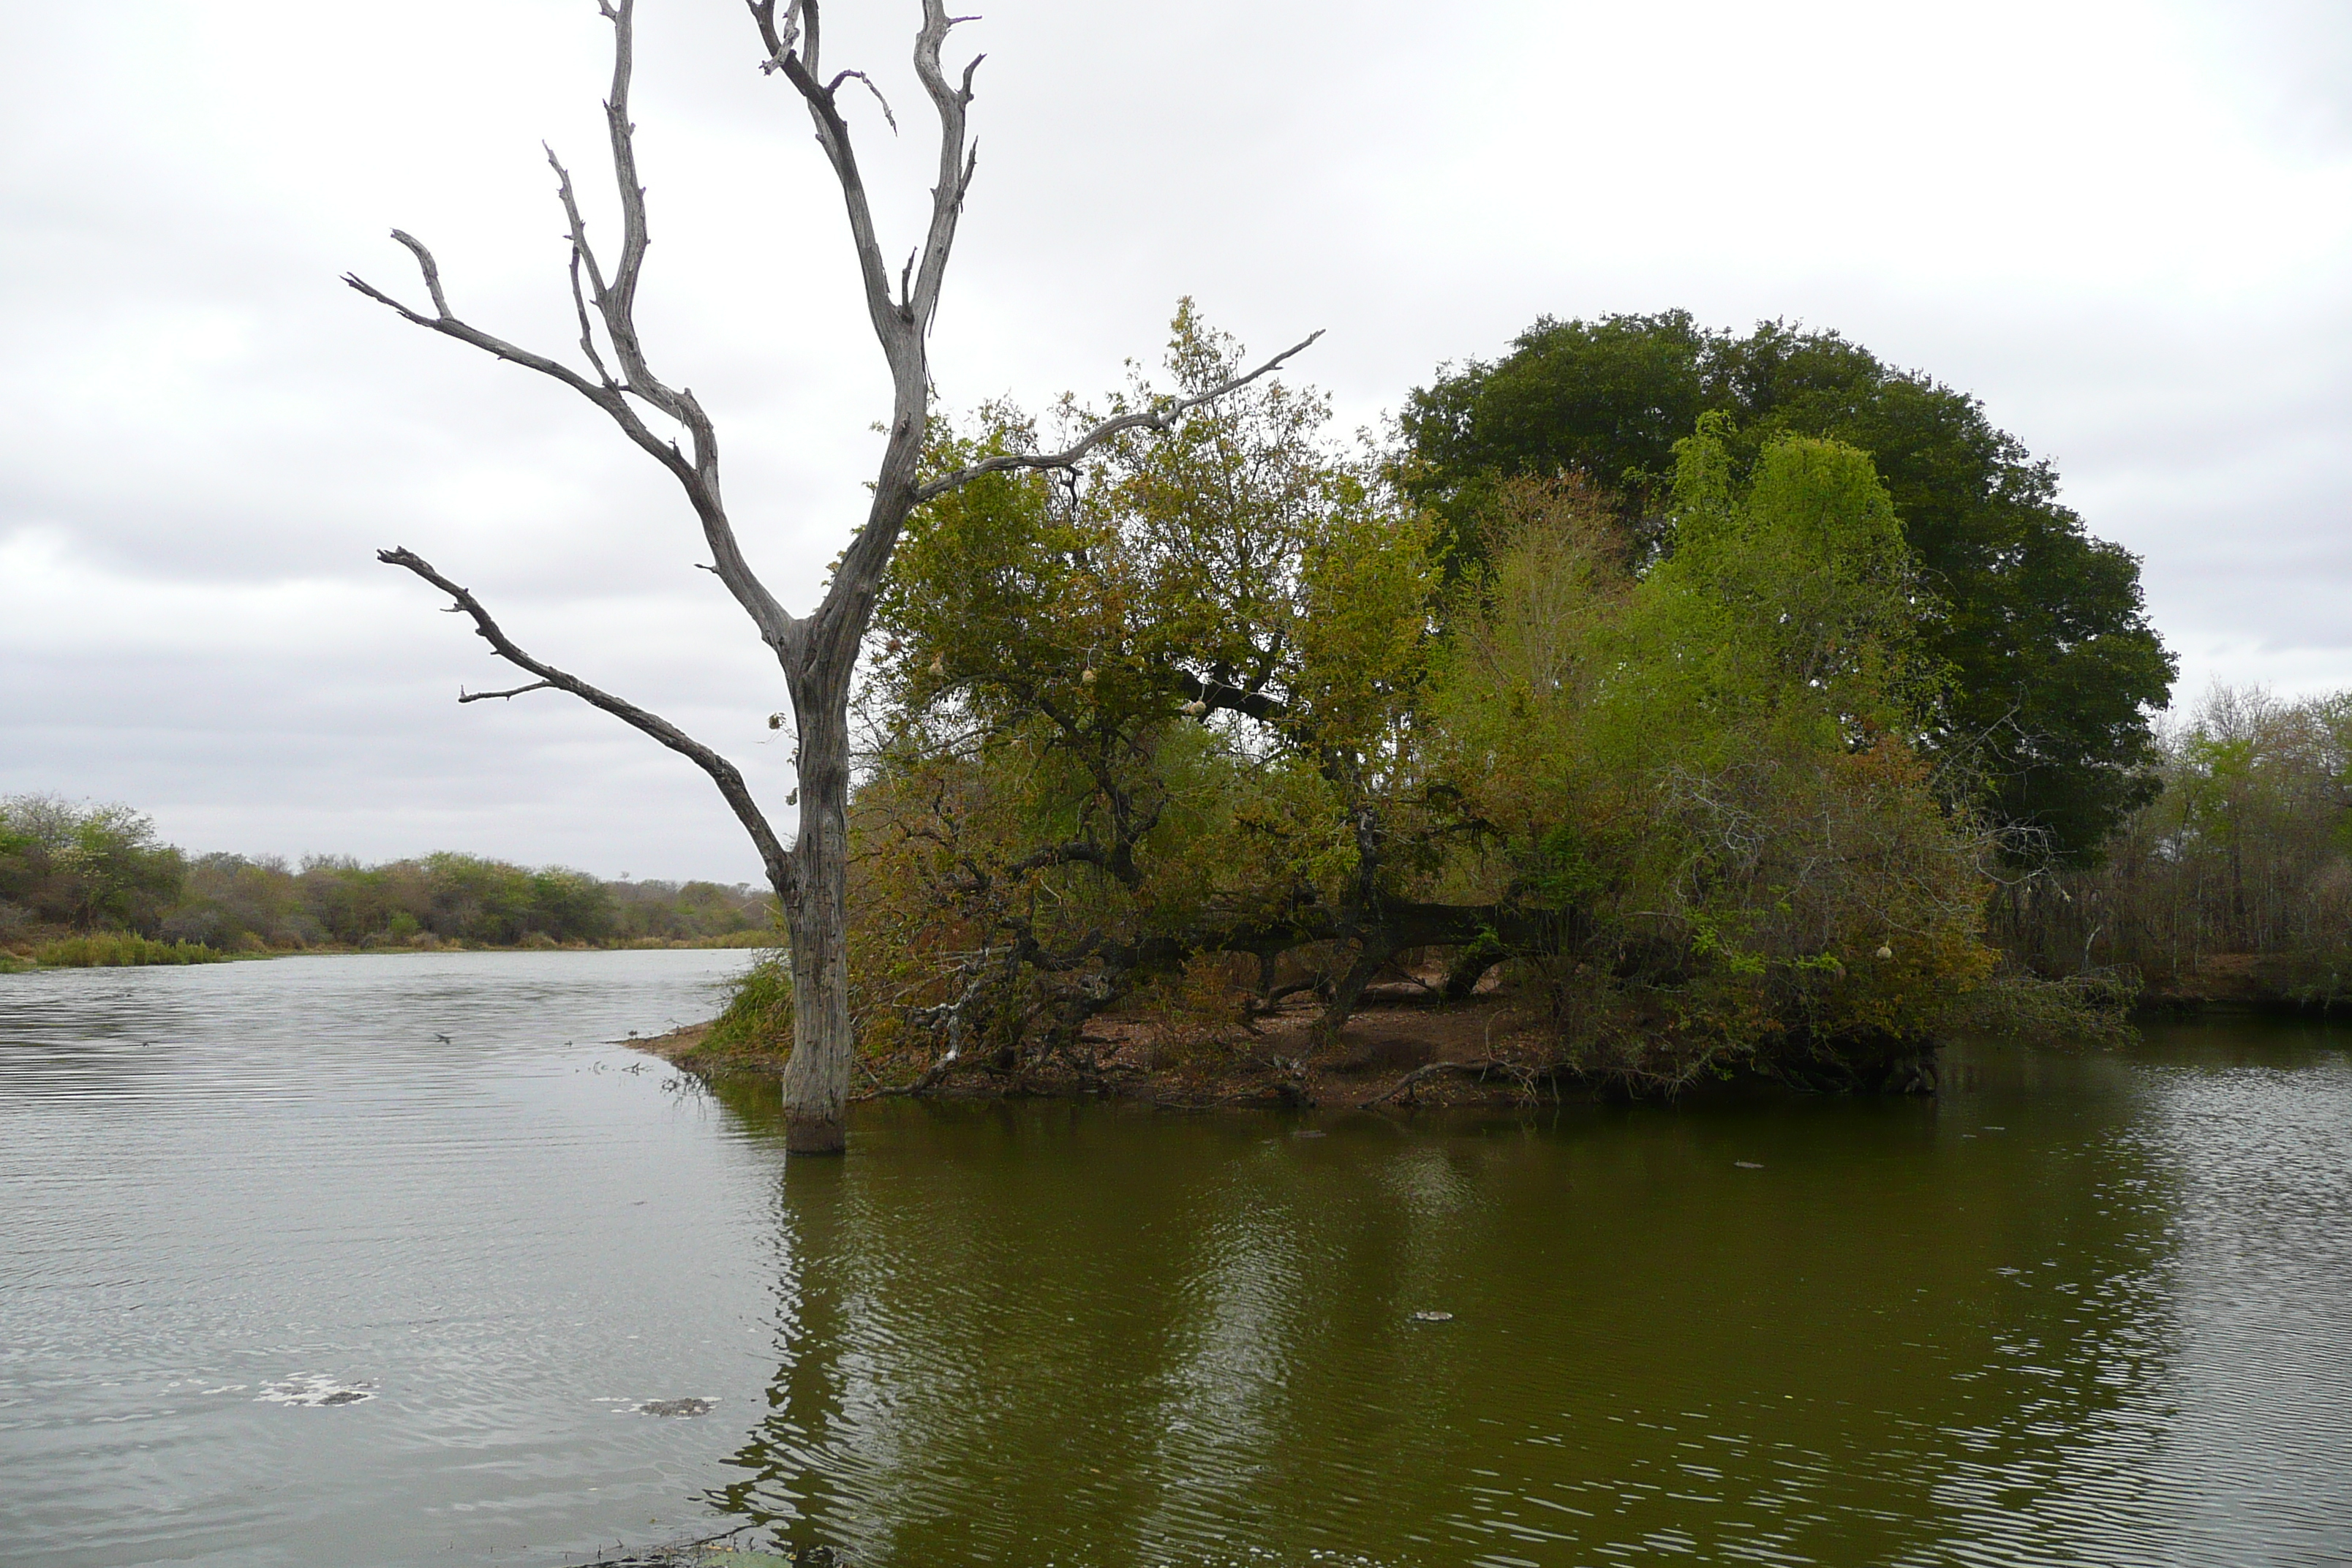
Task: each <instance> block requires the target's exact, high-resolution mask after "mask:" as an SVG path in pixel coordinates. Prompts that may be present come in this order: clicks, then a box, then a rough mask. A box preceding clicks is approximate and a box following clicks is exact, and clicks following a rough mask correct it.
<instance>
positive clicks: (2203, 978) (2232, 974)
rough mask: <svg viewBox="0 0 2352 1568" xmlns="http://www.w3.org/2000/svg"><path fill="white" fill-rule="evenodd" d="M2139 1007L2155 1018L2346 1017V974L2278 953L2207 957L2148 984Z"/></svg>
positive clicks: (2350, 1002) (2349, 985)
mask: <svg viewBox="0 0 2352 1568" xmlns="http://www.w3.org/2000/svg"><path fill="white" fill-rule="evenodd" d="M2140 1009H2141V1011H2142V1012H2144V1013H2147V1014H2151V1015H2153V1016H2160V1017H2177V1016H2181V1015H2184V1014H2198V1013H2265V1014H2277V1015H2282V1016H2297V1017H2319V1018H2324V1017H2339V1018H2340V1017H2352V973H2341V974H2338V973H2330V972H2327V971H2325V970H2323V969H2321V968H2319V967H2318V966H2316V965H2315V964H2314V963H2311V962H2310V961H2308V960H2305V959H2298V958H2295V957H2292V956H2285V955H2280V954H2273V953H2255V952H2218V953H2209V954H2207V955H2205V956H2204V957H2202V958H2200V959H2198V960H2196V961H2195V962H2194V963H2191V964H2189V965H2188V966H2187V967H2186V968H2184V969H2183V970H2182V971H2181V972H2180V973H2177V974H2174V975H2172V976H2169V977H2168V978H2167V979H2164V980H2162V981H2160V982H2156V983H2152V984H2150V985H2149V986H2148V987H2147V991H2146V992H2145V993H2143V994H2142V995H2141V997H2140Z"/></svg>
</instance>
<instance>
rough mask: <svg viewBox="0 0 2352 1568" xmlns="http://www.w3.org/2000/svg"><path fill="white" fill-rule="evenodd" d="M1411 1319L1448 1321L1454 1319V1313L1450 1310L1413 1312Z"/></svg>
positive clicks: (1432, 1321) (1436, 1321)
mask: <svg viewBox="0 0 2352 1568" xmlns="http://www.w3.org/2000/svg"><path fill="white" fill-rule="evenodd" d="M1412 1321H1414V1322H1416V1323H1450V1322H1452V1321H1454V1314H1453V1313H1451V1312H1415V1313H1414V1314H1413V1315H1412Z"/></svg>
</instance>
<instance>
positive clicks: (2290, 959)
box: [1991, 687, 2352, 1005]
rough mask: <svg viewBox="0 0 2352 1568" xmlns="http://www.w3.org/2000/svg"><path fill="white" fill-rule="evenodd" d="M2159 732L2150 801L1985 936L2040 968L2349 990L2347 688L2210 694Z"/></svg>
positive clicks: (2351, 772) (2333, 997)
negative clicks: (2090, 856)
mask: <svg viewBox="0 0 2352 1568" xmlns="http://www.w3.org/2000/svg"><path fill="white" fill-rule="evenodd" d="M2157 742H2158V744H2157V757H2156V760H2155V763H2154V764H2153V781H2152V782H2153V783H2154V784H2155V786H2156V787H2155V788H2154V789H2152V790H2151V792H2150V793H2151V795H2152V796H2153V798H2152V799H2150V800H2149V802H2148V803H2147V805H2143V806H2141V807H2140V808H2139V809H2138V810H2137V811H2136V812H2133V813H2132V814H2130V815H2129V816H2126V817H2125V819H2124V820H2123V822H2122V823H2121V824H2120V825H2119V826H2118V827H2117V828H2116V832H2115V833H2114V835H2113V836H2112V837H2109V839H2108V840H2107V841H2106V843H2105V846H2104V847H2102V852H2101V854H2100V855H2099V857H2098V858H2096V859H2095V861H2094V862H2093V863H2092V864H2090V865H2088V866H2087V867H2084V868H2077V869H2074V870H2071V871H2068V872H2065V873H2063V874H2061V875H2056V876H2046V877H2041V878H2033V879H2026V880H2023V881H2020V882H2016V883H2012V884H2011V886H2010V887H2009V888H2007V889H2003V890H2002V892H2000V894H1998V895H1996V897H1995V899H1994V900H1993V906H1992V917H1993V918H1992V922H1991V924H1992V935H1993V936H1994V938H1995V939H1996V940H1997V941H1999V942H2000V944H2001V945H2003V946H2005V947H2008V948H2010V949H2011V951H2012V952H2016V953H2018V954H2019V955H2020V956H2021V957H2024V958H2026V959H2027V960H2028V961H2029V962H2030V963H2032V966H2033V967H2034V968H2036V969H2038V970H2040V971H2042V973H2054V974H2064V973H2080V972H2082V971H2085V970H2097V969H2102V968H2128V969H2131V970H2136V971H2137V972H2138V973H2140V974H2142V975H2144V976H2145V977H2146V978H2147V981H2148V982H2149V983H2150V984H2151V985H2153V986H2154V987H2155V988H2156V989H2157V990H2158V992H2162V991H2165V990H2170V989H2180V990H2184V991H2189V992H2195V991H2198V990H2210V989H2213V988H2214V986H2215V983H2216V982H2217V981H2220V982H2222V983H2223V984H2222V989H2224V990H2225V991H2226V990H2230V989H2233V988H2234V989H2235V990H2237V991H2240V992H2242V993H2244V994H2246V995H2247V996H2248V997H2249V999H2262V998H2263V997H2265V996H2267V997H2270V998H2273V999H2278V1000H2289V999H2292V1000H2296V1001H2301V1002H2304V1003H2306V1004H2319V1005H2340V1004H2341V1003H2342V1002H2343V1001H2344V1000H2346V999H2347V997H2352V691H2346V692H2339V693H2337V694H2336V695H2335V696H2332V697H2319V698H2307V699H2305V700H2300V701H2293V702H2284V701H2279V700H2274V699H2273V698H2271V697H2269V696H2267V695H2265V694H2264V693H2263V692H2261V691H2259V690H2245V689H2230V688H2226V687H2224V688H2221V689H2216V690H2215V691H2214V692H2213V693H2212V694H2211V695H2210V696H2209V697H2208V698H2207V699H2206V700H2205V701H2204V703H2203V705H2202V706H2200V708H2199V709H2198V710H2196V711H2195V712H2194V713H2193V714H2191V715H2189V717H2188V718H2187V719H2186V720H2185V721H2182V722H2180V723H2179V724H2177V725H2172V726H2168V727H2165V728H2163V729H2161V730H2159V731H2158V737H2157ZM2247 961H2258V963H2256V965H2255V966H2254V967H2252V968H2249V967H2248V963H2247ZM2233 981H2234V982H2235V983H2236V984H2234V987H2233V986H2232V985H2231V984H2229V983H2231V982H2233Z"/></svg>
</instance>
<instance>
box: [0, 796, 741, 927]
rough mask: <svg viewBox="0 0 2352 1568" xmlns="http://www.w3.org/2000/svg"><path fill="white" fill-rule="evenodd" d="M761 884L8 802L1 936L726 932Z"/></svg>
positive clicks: (0, 829)
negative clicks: (340, 842) (204, 844)
mask: <svg viewBox="0 0 2352 1568" xmlns="http://www.w3.org/2000/svg"><path fill="white" fill-rule="evenodd" d="M771 910H772V900H771V899H770V897H769V895H768V894H767V893H766V892H764V891H761V890H754V889H750V888H747V887H744V886H742V885H740V884H738V885H735V886H731V887H730V886H725V885H722V884H720V883H717V882H682V883H681V882H660V881H648V882H635V881H625V882H607V881H602V880H599V879H597V878H594V877H592V876H590V875H589V874H588V873H586V872H584V871H573V870H568V869H565V868H562V867H557V866H549V867H541V868H537V869H533V868H529V867H524V866H514V865H509V864H508V863H506V862H504V861H500V860H486V859H483V858H480V857H478V856H473V855H459V854H450V853H444V854H437V855H426V856H424V857H422V858H416V859H410V860H394V861H389V862H386V863H384V864H383V865H379V866H363V865H362V864H360V863H359V862H358V861H357V860H355V859H352V858H349V857H340V856H311V857H306V858H304V859H303V860H301V861H300V862H299V864H289V862H287V861H285V860H283V859H281V858H277V857H272V856H264V857H259V858H248V857H246V856H243V855H225V854H215V855H202V856H194V857H191V856H189V855H187V854H186V853H185V852H184V851H183V850H181V849H179V848H178V847H175V846H173V845H170V844H165V843H163V841H162V840H161V839H159V838H158V837H156V834H155V827H154V824H153V823H152V821H150V820H149V819H148V818H147V817H146V816H142V815H141V814H140V813H139V812H137V811H135V810H133V809H131V807H129V806H123V805H76V804H74V803H72V802H68V801H66V800H62V799H59V798H58V797H56V796H53V795H17V796H14V797H10V798H7V799H0V946H5V947H8V948H11V949H15V950H16V951H18V952H37V951H38V950H39V949H40V948H41V947H42V946H43V945H44V944H46V943H50V942H58V941H59V940H61V939H64V938H67V937H68V936H87V935H89V934H92V933H105V932H124V933H130V934H134V935H136V936H139V937H142V938H147V939H150V940H152V941H156V942H166V943H175V944H176V943H195V944H201V945H202V946H205V947H207V948H212V949H216V950H219V951H222V952H261V951H266V950H279V951H283V950H299V949H305V948H314V947H348V948H374V947H383V946H402V947H433V946H439V945H444V944H450V943H462V944H465V945H468V946H491V947H513V946H525V947H541V946H568V945H573V944H580V943H585V944H588V945H592V946H615V945H629V944H633V943H648V944H649V943H668V942H694V943H713V942H723V943H726V944H727V945H737V944H739V943H740V944H741V945H745V946H750V945H754V944H757V943H759V942H762V941H764V940H765V938H766V935H767V933H768V931H770V929H771Z"/></svg>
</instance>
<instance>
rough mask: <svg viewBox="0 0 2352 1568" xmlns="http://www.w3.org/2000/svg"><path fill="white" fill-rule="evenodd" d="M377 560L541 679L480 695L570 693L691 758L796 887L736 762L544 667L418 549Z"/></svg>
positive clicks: (781, 880)
mask: <svg viewBox="0 0 2352 1568" xmlns="http://www.w3.org/2000/svg"><path fill="white" fill-rule="evenodd" d="M376 559H377V560H379V561H381V562H383V563H384V564H385V565H387V566H398V567H402V568H404V570H406V571H409V572H413V573H415V574H416V575H417V576H419V577H422V578H424V579H425V581H426V582H427V583H430V584H433V585H434V586H435V587H436V588H438V589H440V590H441V591H442V592H443V593H445V594H446V595H449V597H450V598H451V599H453V600H455V601H456V602H457V608H458V609H459V610H461V611H462V612H464V613H465V614H466V615H467V616H470V617H472V619H473V622H474V631H475V634H476V635H477V636H478V637H481V638H482V640H483V641H485V642H487V643H488V644H489V645H490V647H491V648H492V649H493V650H495V651H496V652H497V654H498V656H499V658H502V659H505V660H506V661H507V662H508V663H509V664H511V665H513V666H515V667H516V668H520V669H526V670H529V671H530V673H531V674H533V675H535V676H537V677H539V679H538V680H537V681H536V682H534V683H533V684H532V685H530V686H521V687H517V688H516V689H515V690H513V691H498V692H487V691H486V692H479V693H477V694H476V695H477V696H481V697H512V696H515V695H517V694H519V693H520V692H523V691H530V690H535V689H538V688H540V687H543V686H551V687H553V688H555V689H557V690H559V691H568V692H570V693H572V696H574V697H577V698H579V699H580V700H582V701H583V702H586V703H589V704H590V705H592V706H593V707H597V708H601V709H603V710H604V711H605V712H607V713H610V714H611V715H613V717H614V718H615V719H618V720H620V721H622V722H623V723H625V724H628V725H630V726H632V727H634V728H635V729H638V730H641V731H644V732H645V733H646V734H648V735H651V736H652V737H653V738H654V739H655V740H656V741H659V742H661V743H662V744H663V745H665V746H667V747H668V748H669V749H670V750H671V751H673V752H677V753H678V754H679V755H681V756H683V757H686V758H687V759H688V760H689V761H691V762H692V763H694V764H695V766H697V767H698V768H700V769H701V770H702V771H703V772H704V773H709V775H710V782H711V783H713V784H717V785H718V786H719V794H720V795H723V796H725V797H726V801H727V804H728V805H730V806H731V807H732V808H733V809H734V812H735V816H736V819H737V820H738V821H740V822H741V823H742V825H743V828H744V831H745V832H747V833H749V834H750V835H751V842H752V843H753V844H754V845H756V846H757V847H758V848H759V851H760V858H761V860H762V861H763V862H765V864H766V867H767V871H768V876H769V879H770V880H771V881H772V882H773V883H774V885H775V887H776V888H777V889H778V890H779V891H789V890H790V889H791V888H792V886H793V879H794V878H793V864H792V861H791V859H790V858H788V857H787V856H786V855H785V854H784V847H783V845H782V843H781V842H779V841H778V839H777V837H776V834H775V830H774V829H773V828H772V827H770V826H768V819H767V817H766V816H763V815H762V814H761V810H760V807H759V805H758V804H757V803H756V802H754V801H753V800H752V799H751V791H750V790H749V789H747V788H746V787H744V784H743V775H742V773H740V771H739V770H738V769H737V768H736V766H735V764H734V763H730V762H729V761H728V760H727V759H726V758H724V757H722V756H720V755H719V753H718V752H714V751H712V750H711V749H710V748H709V747H708V746H706V745H704V744H703V743H702V742H699V741H698V740H696V739H695V738H694V737H693V736H691V735H688V733H687V732H686V731H683V730H681V729H679V728H678V727H677V725H675V724H673V723H671V722H670V721H668V720H667V719H664V718H662V717H661V716H660V715H659V714H656V713H648V712H646V710H644V709H642V708H640V707H638V706H636V704H635V703H633V702H628V701H625V700H622V699H621V698H618V697H615V696H614V695H613V694H612V693H611V692H609V691H605V690H603V689H599V688H597V687H594V686H591V685H589V684H588V682H586V681H584V680H583V679H580V678H579V677H578V676H576V675H571V674H567V673H566V672H565V671H563V670H561V669H558V668H555V666H553V665H551V664H544V663H541V661H540V660H538V659H536V658H532V657H531V656H530V655H529V654H527V653H525V652H524V651H523V650H522V649H521V648H520V647H517V646H516V645H515V642H514V639H513V638H511V637H508V636H507V634H506V633H505V631H504V630H502V629H501V628H500V627H499V623H498V622H497V621H496V620H494V619H492V618H491V616H490V613H489V611H488V610H486V609H484V608H483V607H482V603H481V601H480V600H478V599H477V598H475V597H474V595H472V594H471V593H470V592H468V591H467V589H464V588H461V587H459V586H458V585H457V584H455V583H453V582H451V581H450V580H449V579H448V578H446V577H444V576H443V575H442V574H440V573H438V572H436V571H435V570H434V568H433V563H431V562H429V561H427V560H425V558H424V557H423V556H421V555H419V554H417V553H416V552H415V551H413V550H379V551H378V552H376Z"/></svg>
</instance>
